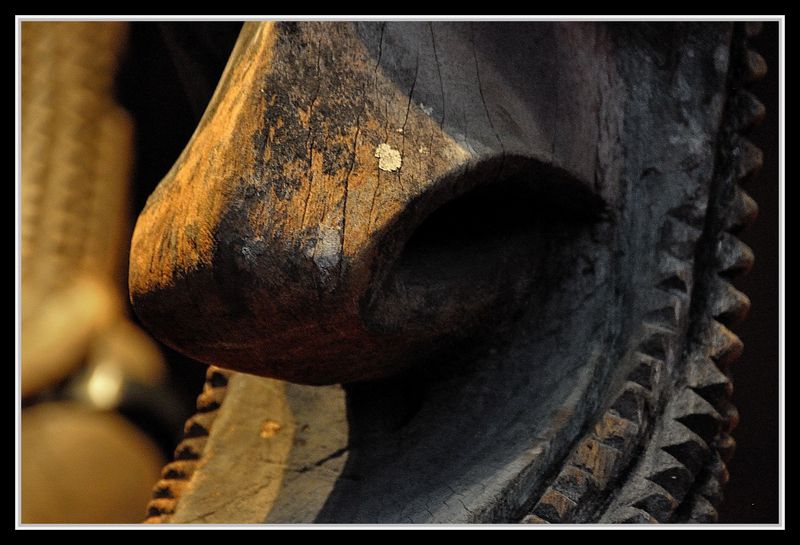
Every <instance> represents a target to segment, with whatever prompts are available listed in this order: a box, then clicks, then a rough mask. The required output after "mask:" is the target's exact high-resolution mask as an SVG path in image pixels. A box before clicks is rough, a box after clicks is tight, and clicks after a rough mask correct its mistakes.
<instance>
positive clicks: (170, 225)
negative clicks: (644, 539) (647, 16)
mask: <svg viewBox="0 0 800 545" xmlns="http://www.w3.org/2000/svg"><path fill="white" fill-rule="evenodd" d="M747 32H750V30H748V29H746V28H744V27H743V26H734V25H731V24H712V23H703V24H669V25H667V24H635V25H633V24H628V25H621V24H599V23H598V24H583V23H578V24H576V23H565V24H537V25H503V24H416V23H387V24H377V23H376V24H372V23H370V24H361V23H359V24H351V23H341V24H339V23H336V24H322V25H318V24H313V23H298V24H272V23H270V24H259V25H255V24H252V25H248V26H246V27H245V28H244V30H243V32H242V36H241V37H240V42H239V44H238V46H237V50H236V51H235V52H234V54H233V55H232V58H231V61H230V64H229V66H228V69H227V70H226V75H225V76H224V77H223V80H222V82H221V83H220V86H219V87H218V90H217V94H216V97H215V99H214V101H212V106H211V107H210V108H209V110H208V112H207V114H206V117H205V118H204V120H203V122H201V124H200V126H199V127H198V131H197V132H196V134H195V136H194V137H193V139H192V141H191V142H190V143H189V145H188V146H187V148H186V150H185V151H184V154H183V155H182V157H181V159H179V161H178V163H177V164H176V166H175V168H174V169H173V171H172V172H171V173H170V174H169V175H168V176H167V178H166V179H165V180H164V182H162V185H161V186H160V188H159V190H158V191H157V192H156V193H155V194H154V195H153V197H152V198H151V200H150V202H149V204H148V207H147V209H146V210H145V211H144V212H143V214H142V216H141V217H140V219H139V222H138V225H137V230H136V234H135V236H134V245H133V249H132V256H131V268H132V273H131V292H132V299H133V302H134V305H135V306H136V308H137V312H140V314H141V316H142V318H143V320H144V321H145V322H146V323H148V325H149V326H150V327H151V328H153V329H154V331H155V333H156V334H157V335H159V336H162V337H164V338H165V340H166V341H167V342H169V343H171V344H172V345H173V346H175V347H176V348H178V349H180V350H182V351H184V352H186V353H187V354H190V355H192V356H194V357H197V358H199V359H202V360H204V361H209V362H216V363H218V364H220V365H221V366H222V367H230V368H231V369H234V370H238V371H245V372H248V373H253V374H255V375H262V377H256V376H252V375H247V374H233V376H232V378H231V381H230V383H229V384H228V386H227V387H226V392H227V393H226V397H225V401H224V403H221V404H220V405H217V406H216V407H215V408H214V411H215V414H216V417H215V418H214V419H213V420H211V421H209V422H208V423H207V425H205V426H204V427H203V430H204V437H205V436H207V439H204V440H203V441H202V442H201V443H198V445H197V448H196V449H195V450H193V451H192V457H193V459H195V460H197V464H196V468H195V470H194V472H193V473H191V474H187V475H185V476H184V477H181V478H180V479H176V484H175V486H177V487H179V488H180V487H183V486H186V487H188V488H185V489H183V490H184V492H183V493H182V494H173V495H172V496H170V501H169V502H167V503H165V507H164V508H163V509H162V508H160V507H158V505H154V504H151V510H150V516H151V520H152V521H157V520H162V518H163V519H171V520H174V521H176V522H177V521H184V522H188V521H200V520H202V521H206V522H313V521H317V522H393V523H403V522H507V521H519V520H524V521H526V522H588V521H598V520H599V521H604V522H685V521H712V520H714V519H715V517H716V511H715V506H716V505H718V503H719V501H721V493H720V486H721V484H724V481H725V480H726V470H725V465H724V463H725V460H726V458H727V457H728V456H729V455H730V453H731V452H732V448H733V447H732V445H733V443H732V438H731V437H730V431H731V430H732V428H733V427H735V424H736V421H737V418H738V417H737V415H736V413H735V409H733V408H732V406H731V405H730V403H729V402H728V400H727V399H728V396H729V395H730V386H729V384H730V381H729V379H728V378H727V376H726V374H725V372H726V369H727V366H728V365H729V364H730V362H731V361H732V360H733V359H735V357H736V356H737V355H738V353H739V352H740V351H741V343H740V342H739V341H738V339H737V338H736V337H735V335H733V334H732V333H731V332H730V331H729V330H728V329H727V327H726V326H727V325H730V324H732V323H734V322H735V321H736V320H737V319H740V318H741V317H742V316H743V315H744V314H745V313H746V310H747V306H748V302H747V300H746V297H745V296H744V295H742V294H740V293H738V292H736V291H735V290H734V289H733V288H732V287H731V286H730V285H729V284H727V282H726V281H725V280H724V278H723V277H724V275H726V274H731V273H734V272H738V271H743V270H746V269H747V268H748V266H749V263H750V262H751V260H752V254H751V253H749V252H748V250H747V249H745V248H743V247H742V246H741V243H739V242H738V241H737V240H736V239H735V238H734V237H733V236H732V235H731V234H730V233H729V231H730V230H732V229H735V228H736V227H738V226H742V225H745V224H747V223H748V222H749V221H751V220H752V218H753V216H754V207H753V204H752V201H750V200H748V197H747V196H746V194H744V193H743V192H742V191H741V190H739V189H738V188H736V185H735V183H736V182H737V181H739V180H741V179H742V178H744V177H747V176H749V175H750V174H751V173H752V172H753V171H754V170H756V169H757V168H758V166H759V163H760V157H759V154H758V152H757V150H754V148H752V145H749V144H748V143H747V142H746V140H744V139H743V138H742V136H741V133H742V131H744V130H745V129H746V128H747V127H748V126H750V125H752V124H753V123H755V122H757V121H758V119H759V117H760V116H761V115H762V114H761V113H760V110H759V107H758V104H757V102H756V103H753V102H752V101H749V96H748V95H747V93H746V92H745V91H742V90H741V89H740V86H741V84H740V82H741V81H743V80H746V79H747V78H749V77H755V76H756V75H757V74H758V73H760V72H763V70H761V69H760V68H759V66H760V64H759V63H758V62H756V61H755V60H753V59H755V57H753V55H752V54H750V52H748V50H747V49H746V47H745V45H744V43H745V39H746V34H747ZM315 53H316V54H315ZM290 67H292V70H290V69H289V68H290ZM473 67H474V72H473ZM256 74H257V75H258V76H259V77H256ZM266 97H269V98H266ZM753 100H754V99H753ZM341 101H344V102H341ZM348 101H352V102H353V103H355V104H356V105H357V106H358V107H356V108H355V109H353V108H351V106H352V105H353V104H352V103H351V102H348ZM302 105H307V109H304V107H303V106H302ZM354 112H355V115H352V114H353V113H354ZM245 114H248V115H245ZM291 119H296V120H298V121H297V123H295V122H294V121H291ZM262 121H263V124H262ZM265 127H266V129H265ZM399 129H402V130H399ZM283 130H286V131H287V132H286V134H285V135H284V134H283V133H281V131H283ZM224 131H228V132H224ZM337 131H338V132H337ZM342 131H344V133H342ZM336 134H346V135H348V136H350V137H352V140H348V141H349V142H351V144H350V147H346V146H345V147H344V148H343V149H337V148H336V147H335V146H336V144H337V143H341V141H339V140H337V138H336V137H335V135H336ZM264 135H266V136H265V137H264ZM320 135H325V137H322V136H320ZM223 136H228V138H227V139H226V138H223ZM318 137H319V138H320V139H319V140H317V138H318ZM284 146H285V147H284ZM423 150H426V151H423ZM312 152H313V153H312ZM425 154H428V155H427V157H425V158H422V155H425ZM209 157H214V158H215V159H214V160H213V161H210V160H208V158H209ZM330 158H333V159H332V160H334V161H335V160H338V159H342V158H347V159H346V162H345V163H344V166H343V167H342V168H339V167H336V168H334V169H333V170H331V171H327V172H326V167H325V160H326V159H330ZM303 159H305V160H306V161H307V163H305V164H304V165H302V168H301V166H298V165H297V161H302V160H303ZM315 161H316V162H315ZM234 173H235V174H234ZM314 188H317V189H314ZM323 188H324V189H323ZM320 191H321V192H320ZM298 222H299V223H298ZM307 226H312V227H311V228H312V231H308V230H306V227H307ZM313 229H316V230H313ZM326 229H327V230H326ZM195 235H196V236H197V237H199V238H193V237H195ZM203 241H205V242H203ZM304 241H305V242H304ZM306 244H308V245H306ZM309 248H311V249H310V251H306V250H308V249H309ZM328 250H330V251H331V252H330V253H327V252H328ZM328 258H330V259H328ZM720 275H723V276H720ZM187 309H191V312H187ZM391 375H394V376H391ZM264 377H274V378H279V379H288V380H292V381H297V382H302V383H310V384H321V383H336V382H344V383H346V385H345V386H343V387H340V386H329V387H326V388H325V389H321V390H317V389H314V388H313V387H310V386H298V385H286V386H284V387H281V386H280V385H281V384H282V383H280V382H278V381H275V380H274V378H264ZM267 392H268V393H269V395H267ZM251 409H252V410H251ZM321 415H324V416H321ZM320 424H322V426H321V427H320ZM306 426H307V428H305V427H306ZM304 428H305V431H304ZM304 433H305V434H306V435H304ZM230 445H233V446H230ZM229 449H232V450H229ZM241 449H244V450H243V451H244V452H247V453H248V454H251V456H249V459H250V460H253V464H254V466H253V468H251V470H250V471H248V472H247V475H246V476H242V477H241V478H239V477H236V478H234V477H233V476H235V475H239V472H240V471H241V469H239V464H240V461H239V460H240V459H241V455H233V454H230V453H232V452H242V450H241ZM287 449H288V450H287ZM256 453H257V455H252V454H256ZM309 462H310V463H309ZM254 474H257V475H259V477H257V478H253V480H252V481H254V482H251V481H250V479H249V477H250V476H251V475H254ZM220 479H229V480H228V481H227V482H225V484H224V488H225V490H226V492H225V493H221V492H220V487H221V486H223V485H222V484H220ZM178 481H179V482H180V483H183V484H177V482H178ZM170 486H172V485H171V484H168V483H167V484H165V485H164V487H165V488H164V490H171V488H169V487H170ZM310 490H316V492H315V493H314V494H311V495H308V491H310ZM179 498H183V499H179Z"/></svg>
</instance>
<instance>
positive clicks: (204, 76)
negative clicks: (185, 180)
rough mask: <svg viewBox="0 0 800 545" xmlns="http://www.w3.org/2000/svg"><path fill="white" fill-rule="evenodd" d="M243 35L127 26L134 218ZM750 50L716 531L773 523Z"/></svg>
mask: <svg viewBox="0 0 800 545" xmlns="http://www.w3.org/2000/svg"><path fill="white" fill-rule="evenodd" d="M240 28H241V23H229V22H192V23H132V28H131V36H130V44H129V54H128V59H127V62H126V63H125V65H124V67H123V69H122V71H121V73H120V78H119V90H118V91H119V95H120V101H121V102H122V103H123V105H125V106H126V108H128V110H129V111H131V113H132V114H133V115H134V117H135V119H136V126H137V141H136V146H137V148H136V170H135V174H134V199H133V204H132V207H133V213H134V217H135V215H138V212H139V210H141V208H142V207H143V206H144V202H145V200H146V199H147V196H148V195H149V194H150V193H151V192H152V191H153V189H154V188H155V186H156V184H157V183H158V182H159V181H160V180H161V178H162V177H163V176H164V175H165V174H166V173H167V171H168V170H169V168H170V167H171V166H172V164H173V162H174V161H175V159H176V158H177V156H178V155H179V154H180V152H181V150H182V149H183V146H184V145H185V144H186V142H187V141H188V140H189V138H190V136H191V134H192V132H193V131H194V128H195V126H196V125H197V122H198V121H199V119H200V117H201V115H202V113H203V110H204V109H205V106H206V103H207V102H208V100H209V99H210V98H211V94H212V93H213V91H214V88H215V86H216V83H217V80H218V79H219V76H220V74H221V73H222V70H223V68H224V66H225V63H226V61H227V58H228V55H229V53H230V51H231V49H232V48H233V44H234V43H235V41H236V37H237V35H238V32H239V29H240ZM751 47H752V48H753V49H755V50H756V51H758V52H760V53H761V54H762V55H763V56H764V58H765V59H766V61H767V65H768V66H769V72H768V75H767V77H766V78H765V79H764V80H762V81H760V82H757V83H756V84H754V85H753V87H752V91H753V92H754V94H755V95H756V96H758V97H759V98H760V99H761V100H762V101H763V102H764V103H765V105H766V108H767V116H766V119H765V121H764V123H763V124H762V125H761V126H760V127H757V128H756V129H755V130H753V131H752V133H751V134H750V135H749V137H750V139H751V140H752V141H753V142H754V143H755V144H756V145H757V146H759V147H760V148H761V149H762V150H763V151H764V168H763V169H762V171H761V173H760V175H759V176H757V177H755V178H754V179H752V180H751V181H750V182H748V184H747V185H746V186H745V188H744V189H745V190H746V191H748V192H749V193H750V195H751V196H752V197H753V198H754V199H755V200H756V202H758V204H759V208H760V213H759V218H758V220H757V221H756V222H755V223H754V224H753V225H752V226H751V227H750V228H749V229H747V230H746V231H745V232H744V233H742V234H741V235H740V237H741V239H742V240H744V241H745V242H746V243H747V244H748V245H750V247H752V248H753V250H754V251H755V254H756V263H755V266H754V267H753V270H752V272H751V273H750V275H749V276H747V277H745V278H742V279H738V280H737V281H736V282H735V284H736V285H737V287H738V288H739V289H740V290H741V291H743V292H744V293H746V294H747V295H748V296H749V297H750V299H751V301H752V308H751V311H750V315H749V317H748V319H747V320H746V321H745V322H744V323H743V324H741V325H739V326H738V327H737V328H735V331H736V333H737V334H738V335H739V336H740V337H741V339H742V340H743V341H744V344H745V352H744V355H743V356H742V358H741V359H740V360H739V361H738V362H737V363H736V364H735V365H734V370H733V372H734V381H735V387H736V391H735V393H734V398H733V401H734V403H735V404H736V406H737V407H738V408H739V411H740V413H741V422H740V424H739V427H738V428H737V429H736V430H735V432H734V436H735V438H736V441H737V444H738V446H737V452H736V454H735V455H734V457H733V460H732V461H731V463H730V464H729V470H730V474H731V479H730V482H729V484H728V486H727V489H726V499H725V502H724V503H723V505H722V508H721V510H720V522H727V523H765V522H773V523H774V522H777V521H778V414H779V413H778V409H779V407H778V159H779V158H778V115H779V112H778V23H767V24H765V25H764V29H763V31H762V33H761V34H760V35H759V36H757V37H755V38H754V39H752V41H751ZM131 314H133V313H132V312H131ZM164 350H165V352H166V353H167V356H168V359H169V360H170V363H171V365H170V369H171V375H172V376H171V378H172V382H173V385H174V387H175V389H176V391H177V392H178V393H179V394H180V397H181V398H182V400H183V404H182V406H180V407H176V411H177V412H179V413H181V414H180V415H179V416H181V417H182V418H188V417H189V416H190V415H191V414H192V413H193V412H194V397H195V396H196V395H197V394H198V393H199V392H200V390H201V388H202V383H203V376H204V366H201V365H198V364H197V363H195V362H192V361H190V360H188V359H187V358H184V357H183V356H180V355H179V354H177V353H175V352H173V351H171V350H169V349H167V348H166V347H164ZM179 432H180V430H175V434H174V435H175V438H174V440H175V441H176V442H177V439H178V434H179ZM165 447H167V448H171V445H165Z"/></svg>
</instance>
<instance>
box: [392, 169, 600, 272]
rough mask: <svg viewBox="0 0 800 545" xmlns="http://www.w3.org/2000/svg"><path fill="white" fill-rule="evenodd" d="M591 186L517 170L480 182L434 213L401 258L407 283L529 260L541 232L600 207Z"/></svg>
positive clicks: (595, 213) (398, 266)
mask: <svg viewBox="0 0 800 545" xmlns="http://www.w3.org/2000/svg"><path fill="white" fill-rule="evenodd" d="M586 193H587V190H586V189H583V188H582V187H581V188H578V187H574V186H571V185H570V184H564V183H563V181H558V180H553V179H548V178H545V179H542V180H532V179H530V178H529V177H523V176H517V177H514V178H510V179H507V180H504V181H501V182H497V183H493V184H489V185H484V186H480V187H478V188H476V189H473V190H472V191H469V192H468V193H466V194H465V195H462V196H460V197H458V198H456V199H453V200H451V201H449V202H447V203H445V204H444V205H443V206H441V207H440V208H438V209H437V210H435V211H434V212H433V213H432V214H430V215H429V216H428V217H427V218H426V219H425V220H424V221H423V222H422V223H421V224H420V225H419V226H418V227H417V228H416V230H415V231H414V232H413V233H412V235H411V237H410V238H409V239H408V241H407V242H406V245H405V247H404V248H403V251H402V253H401V254H400V257H399V259H398V261H397V264H396V268H395V275H396V276H397V277H398V278H397V280H398V281H400V282H403V283H406V284H408V285H423V284H428V285H435V284H437V283H439V282H448V283H450V282H454V281H461V282H469V281H471V280H475V279H476V277H479V276H482V275H485V274H487V273H492V272H493V273H495V274H501V269H504V268H508V267H511V268H513V269H515V270H518V272H522V271H521V270H519V269H518V268H519V267H524V266H525V265H526V264H529V258H530V257H531V256H532V254H534V253H536V251H537V248H539V249H541V242H544V241H542V240H541V239H542V233H543V232H544V231H546V230H549V229H550V228H551V227H552V226H554V225H558V224H561V223H570V224H575V223H586V222H587V221H592V220H593V219H595V218H596V217H597V216H598V215H599V212H600V203H599V201H598V200H597V199H596V198H594V197H592V196H589V195H587V194H586Z"/></svg>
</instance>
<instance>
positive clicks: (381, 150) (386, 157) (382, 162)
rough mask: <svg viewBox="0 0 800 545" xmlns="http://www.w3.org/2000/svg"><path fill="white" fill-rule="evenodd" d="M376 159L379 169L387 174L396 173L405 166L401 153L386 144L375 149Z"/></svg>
mask: <svg viewBox="0 0 800 545" xmlns="http://www.w3.org/2000/svg"><path fill="white" fill-rule="evenodd" d="M375 157H377V158H378V168H379V169H381V170H385V171H387V172H394V171H395V170H397V169H399V168H400V166H402V164H403V158H402V157H401V156H400V152H399V151H398V150H396V149H394V148H393V147H392V146H390V145H389V144H386V143H384V144H381V145H380V146H378V147H377V148H375Z"/></svg>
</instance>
